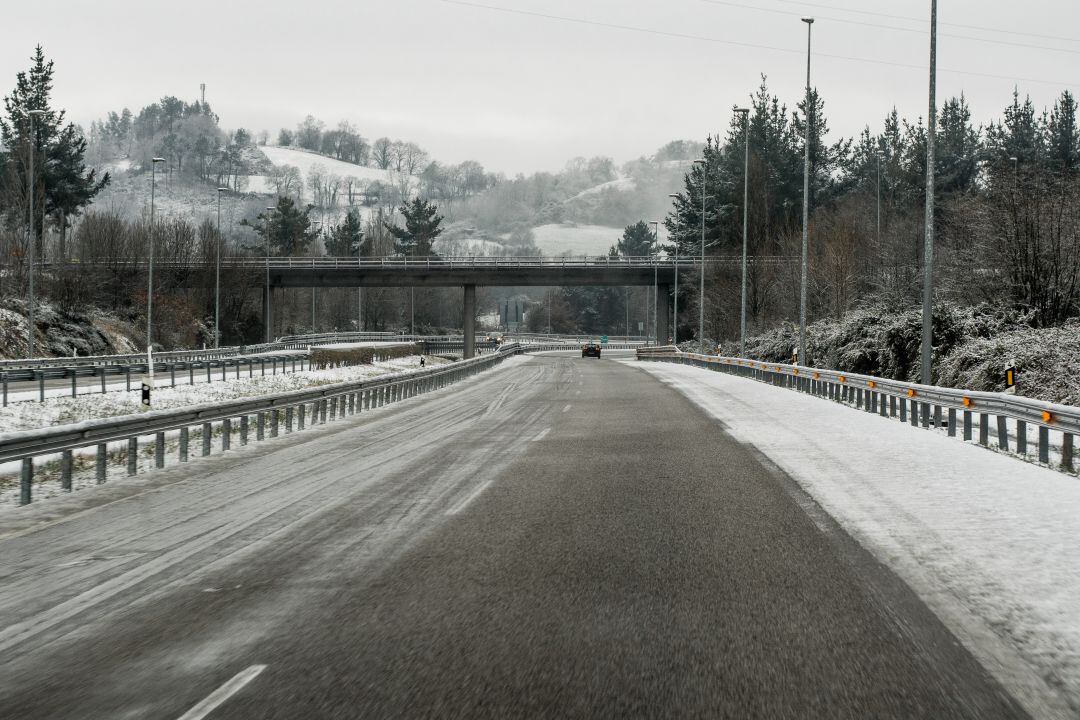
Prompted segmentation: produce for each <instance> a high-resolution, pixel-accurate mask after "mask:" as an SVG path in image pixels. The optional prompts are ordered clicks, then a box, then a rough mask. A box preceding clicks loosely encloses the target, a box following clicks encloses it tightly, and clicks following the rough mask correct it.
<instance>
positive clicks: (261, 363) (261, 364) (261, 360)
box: [259, 358, 266, 377]
mask: <svg viewBox="0 0 1080 720" xmlns="http://www.w3.org/2000/svg"><path fill="white" fill-rule="evenodd" d="M259 367H261V368H262V374H263V376H264V377H265V376H266V358H259Z"/></svg>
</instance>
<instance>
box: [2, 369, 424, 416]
mask: <svg viewBox="0 0 1080 720" xmlns="http://www.w3.org/2000/svg"><path fill="white" fill-rule="evenodd" d="M419 367H420V358H419V356H410V357H403V358H397V359H394V360H388V361H384V362H377V363H373V364H371V365H354V366H352V367H341V368H329V369H326V370H305V371H301V372H295V373H293V372H290V373H284V372H281V373H278V374H276V375H266V376H260V375H256V376H254V377H250V378H249V377H244V376H241V377H240V378H239V379H237V378H235V377H233V378H229V379H227V380H224V381H222V380H220V378H217V379H215V382H212V383H196V384H194V385H179V384H178V385H177V386H176V387H162V388H159V389H156V390H154V393H153V399H154V408H155V409H159V410H164V409H168V408H176V407H183V406H185V405H194V404H197V403H205V402H224V401H228V400H236V399H239V398H245V397H253V396H256V395H268V394H272V393H281V392H289V391H290V390H301V389H303V388H307V387H315V386H318V385H329V384H330V383H336V382H346V381H349V380H362V379H364V378H370V377H377V376H381V375H390V374H396V373H401V372H405V371H406V370H415V369H417V368H419ZM167 380H168V379H167V378H166V382H167ZM140 403H141V395H140V393H137V392H130V393H128V392H111V393H105V394H100V393H99V394H87V395H79V396H76V397H70V396H67V397H55V398H48V397H47V398H46V399H45V402H20V403H12V404H10V405H8V406H7V407H5V408H0V431H2V432H12V431H15V430H29V429H31V428H39V427H50V426H53V425H63V424H67V423H74V422H81V421H83V420H91V419H93V418H102V417H115V416H117V415H128V414H131V413H137V412H139V411H140V410H141V404H140Z"/></svg>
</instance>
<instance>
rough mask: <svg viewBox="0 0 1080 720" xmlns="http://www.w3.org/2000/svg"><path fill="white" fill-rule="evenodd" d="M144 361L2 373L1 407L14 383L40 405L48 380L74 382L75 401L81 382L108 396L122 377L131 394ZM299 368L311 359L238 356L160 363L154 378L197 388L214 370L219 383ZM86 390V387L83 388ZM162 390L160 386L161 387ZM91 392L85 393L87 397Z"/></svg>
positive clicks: (304, 355)
mask: <svg viewBox="0 0 1080 720" xmlns="http://www.w3.org/2000/svg"><path fill="white" fill-rule="evenodd" d="M135 357H141V358H142V362H131V363H127V364H117V365H76V366H70V367H40V368H16V369H13V370H3V371H0V397H2V399H3V400H2V404H3V406H4V407H7V404H8V401H9V394H10V392H9V391H10V387H9V385H10V384H11V383H20V382H21V383H27V382H31V383H32V382H36V383H37V388H38V396H37V400H38V402H45V383H46V381H49V380H67V379H70V380H71V397H76V396H77V395H78V394H79V393H78V389H79V385H78V381H79V378H87V377H93V378H100V379H101V392H102V393H105V392H108V387H107V379H108V378H110V377H113V378H115V377H123V378H125V380H126V388H125V390H126V391H127V392H130V391H131V377H132V375H135V377H136V379H137V380H138V378H139V377H140V376H141V375H145V374H146V373H147V371H148V369H149V364H148V363H147V362H146V359H145V358H146V356H145V355H144V356H135ZM297 363H299V364H300V370H305V369H310V368H306V367H305V365H307V364H308V355H307V353H306V352H303V353H300V352H295V353H288V352H286V353H280V354H275V355H238V356H234V357H216V358H214V357H211V358H206V359H194V360H167V361H161V362H154V376H155V378H162V377H164V376H166V375H167V376H168V381H169V386H170V387H175V386H176V376H177V373H180V374H181V375H183V373H187V375H188V384H189V385H194V384H195V374H196V372H198V373H199V376H200V379H201V377H202V375H203V373H204V372H205V374H206V381H207V382H211V381H212V380H213V379H214V378H215V377H217V374H215V373H213V371H214V370H216V369H220V370H221V373H220V379H221V380H226V379H227V377H226V374H227V373H228V372H229V370H230V369H233V370H235V372H236V378H237V379H239V377H240V369H241V368H242V367H247V370H248V377H253V376H254V374H255V367H256V366H258V367H259V368H260V374H262V375H266V366H267V364H269V365H270V370H271V374H272V375H276V374H277V373H278V365H279V364H280V365H281V371H282V372H287V371H288V370H289V369H290V364H291V369H292V372H296V369H297V368H296V365H297ZM83 387H84V388H85V387H86V386H85V385H84V386H83ZM159 387H160V385H159ZM91 392H94V391H92V390H91V391H90V392H84V393H83V394H84V395H87V394H90V393H91Z"/></svg>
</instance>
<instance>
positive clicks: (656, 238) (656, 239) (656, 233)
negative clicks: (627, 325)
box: [645, 220, 660, 337]
mask: <svg viewBox="0 0 1080 720" xmlns="http://www.w3.org/2000/svg"><path fill="white" fill-rule="evenodd" d="M649 224H650V225H652V226H653V252H652V257H651V259H652V261H653V274H652V292H653V302H652V335H653V337H656V328H657V327H658V326H659V324H660V323H659V320H660V318H658V317H657V316H656V305H657V304H658V303H659V298H658V297H657V295H658V290H659V284H660V283H659V278H658V277H657V268H656V257H655V256H656V251H657V250H658V249H659V247H660V221H659V220H651V221H649ZM645 295H646V297H648V291H646V293H645ZM645 310H646V312H645V319H646V324H647V323H648V318H649V312H648V310H649V309H648V307H646V308H645Z"/></svg>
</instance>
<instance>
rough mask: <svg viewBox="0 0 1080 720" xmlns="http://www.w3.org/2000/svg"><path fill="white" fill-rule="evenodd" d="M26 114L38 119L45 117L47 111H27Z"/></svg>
mask: <svg viewBox="0 0 1080 720" xmlns="http://www.w3.org/2000/svg"><path fill="white" fill-rule="evenodd" d="M26 114H27V115H29V116H30V117H35V118H36V117H41V116H42V115H44V114H45V111H44V110H27V111H26Z"/></svg>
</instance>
